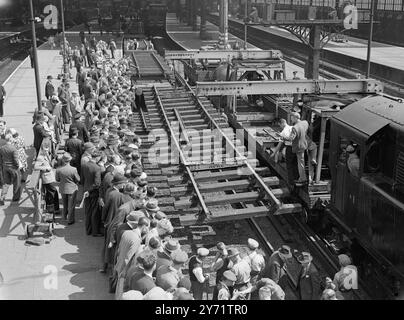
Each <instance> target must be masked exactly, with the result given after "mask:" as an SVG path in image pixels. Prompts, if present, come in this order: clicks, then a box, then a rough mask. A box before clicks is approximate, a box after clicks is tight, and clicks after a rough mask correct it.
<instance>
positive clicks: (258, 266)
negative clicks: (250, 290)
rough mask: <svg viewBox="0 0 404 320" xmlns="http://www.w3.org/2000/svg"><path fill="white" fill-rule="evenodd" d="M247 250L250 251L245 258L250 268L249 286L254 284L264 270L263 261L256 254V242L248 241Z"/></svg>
mask: <svg viewBox="0 0 404 320" xmlns="http://www.w3.org/2000/svg"><path fill="white" fill-rule="evenodd" d="M247 244H248V248H249V249H250V250H251V251H250V253H249V254H248V256H247V257H246V258H245V259H246V261H247V262H248V264H249V265H250V267H251V273H250V276H251V284H253V285H254V284H255V282H256V281H257V279H258V277H259V275H260V274H261V271H262V270H264V268H265V259H264V257H263V256H262V254H260V253H258V247H259V243H258V241H257V240H254V239H251V238H250V239H248V242H247Z"/></svg>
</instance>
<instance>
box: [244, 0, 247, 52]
mask: <svg viewBox="0 0 404 320" xmlns="http://www.w3.org/2000/svg"><path fill="white" fill-rule="evenodd" d="M247 18H248V0H245V7H244V50H247V30H248V27H247Z"/></svg>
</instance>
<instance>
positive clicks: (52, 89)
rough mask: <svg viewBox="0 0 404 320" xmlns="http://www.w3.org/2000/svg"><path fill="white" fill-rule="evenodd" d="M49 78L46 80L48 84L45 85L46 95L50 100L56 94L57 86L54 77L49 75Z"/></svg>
mask: <svg viewBox="0 0 404 320" xmlns="http://www.w3.org/2000/svg"><path fill="white" fill-rule="evenodd" d="M47 79H48V81H46V85H45V97H46V99H48V100H49V99H50V98H51V97H52V96H54V95H55V87H54V86H53V84H52V80H53V77H52V76H48V77H47Z"/></svg>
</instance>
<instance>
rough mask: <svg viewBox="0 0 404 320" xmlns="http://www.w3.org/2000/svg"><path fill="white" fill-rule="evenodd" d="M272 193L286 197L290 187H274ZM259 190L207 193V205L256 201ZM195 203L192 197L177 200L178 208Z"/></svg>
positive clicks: (176, 205)
mask: <svg viewBox="0 0 404 320" xmlns="http://www.w3.org/2000/svg"><path fill="white" fill-rule="evenodd" d="M271 191H272V193H273V194H274V195H275V197H277V198H282V197H286V196H288V195H289V189H287V188H282V189H272V190H271ZM259 195H260V194H259V192H256V191H251V192H243V193H236V194H225V195H218V196H212V197H206V195H205V197H204V198H205V199H204V200H205V203H206V205H210V206H215V205H221V204H232V203H240V202H246V201H256V200H257V199H258V197H259ZM192 205H193V202H192V197H184V198H182V199H180V200H178V201H176V202H175V208H176V209H187V208H189V207H191V206H192Z"/></svg>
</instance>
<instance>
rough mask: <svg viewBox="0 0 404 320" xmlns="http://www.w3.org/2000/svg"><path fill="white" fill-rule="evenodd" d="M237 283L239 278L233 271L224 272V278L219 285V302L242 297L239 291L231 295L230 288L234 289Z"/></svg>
mask: <svg viewBox="0 0 404 320" xmlns="http://www.w3.org/2000/svg"><path fill="white" fill-rule="evenodd" d="M236 281H237V277H236V275H235V274H234V272H233V271H231V270H226V271H225V272H223V277H222V280H221V281H220V283H219V284H218V286H217V287H218V290H219V293H218V297H217V300H237V299H238V298H239V296H240V294H239V292H238V291H237V290H233V294H231V293H230V288H232V287H234V283H235V282H236Z"/></svg>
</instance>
